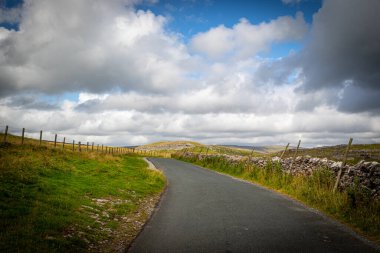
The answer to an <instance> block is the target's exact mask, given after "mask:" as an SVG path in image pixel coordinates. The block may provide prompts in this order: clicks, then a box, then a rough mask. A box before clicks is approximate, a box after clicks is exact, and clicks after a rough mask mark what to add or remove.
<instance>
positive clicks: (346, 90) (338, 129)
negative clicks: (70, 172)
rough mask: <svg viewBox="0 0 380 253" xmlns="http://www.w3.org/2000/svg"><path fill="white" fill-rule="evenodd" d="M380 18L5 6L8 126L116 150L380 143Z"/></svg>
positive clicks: (1, 11) (344, 4)
mask: <svg viewBox="0 0 380 253" xmlns="http://www.w3.org/2000/svg"><path fill="white" fill-rule="evenodd" d="M379 12H380V2H379V1H378V0H363V1H357V0H326V1H317V0H269V1H211V0H204V1H196V0H183V1H174V0H173V1H172V0H167V1H165V0H161V1H131V0H112V1H92V0H65V1H58V0H57V1H53V0H32V1H29V2H28V4H25V5H23V4H22V1H19V0H17V1H9V0H0V121H1V122H4V124H8V125H10V126H13V127H16V128H17V127H19V128H22V127H26V128H28V127H29V128H30V129H41V128H43V129H44V130H45V131H51V132H63V133H65V134H66V135H67V137H69V136H71V137H72V138H74V137H75V138H76V139H81V140H82V141H96V142H99V143H104V144H112V145H138V144H144V143H149V142H153V141H160V140H178V139H181V140H183V139H191V140H195V141H200V142H204V143H210V144H213V143H225V144H244V145H273V144H283V143H288V142H290V143H296V142H297V141H298V139H300V138H301V139H302V143H303V145H305V146H317V145H329V144H339V143H346V141H347V139H348V138H349V137H354V142H356V143H368V142H369V143H372V142H380V136H379V132H380V125H379V124H378V122H380V101H379V100H378V97H379V96H380V89H379V85H378V83H379V82H380V79H379V77H380V74H379V69H378V66H379V65H380V46H379V45H378V44H377V43H374V42H376V41H380V31H379V29H377V28H376V24H378V23H380V16H379V15H378V13H379ZM343 45H344V46H343ZM4 124H1V125H4Z"/></svg>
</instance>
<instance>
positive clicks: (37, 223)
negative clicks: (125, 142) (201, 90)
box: [0, 136, 164, 252]
mask: <svg viewBox="0 0 380 253" xmlns="http://www.w3.org/2000/svg"><path fill="white" fill-rule="evenodd" d="M0 137H3V136H0ZM12 138H13V140H14V141H15V142H17V143H20V142H19V141H18V140H17V139H16V138H17V137H12ZM163 187H164V177H163V175H162V174H161V173H160V172H157V171H152V170H149V169H148V168H147V164H146V162H144V161H143V160H142V158H140V157H138V156H137V155H134V154H130V155H112V154H107V153H99V152H95V151H94V152H91V151H82V152H77V151H75V152H73V151H71V150H63V149H62V148H53V147H51V145H48V144H43V145H41V146H40V145H35V144H24V145H20V144H13V143H8V142H7V143H1V144H0V193H1V194H0V227H1V229H0V238H1V240H0V252H84V251H93V252H116V251H117V249H118V250H119V249H122V248H125V247H126V246H128V244H129V243H130V242H131V241H132V239H133V238H134V237H135V236H136V235H137V233H138V232H139V230H140V229H141V227H142V225H143V224H144V222H145V221H146V219H147V218H148V216H149V214H150V212H151V211H152V210H153V207H154V205H155V203H156V201H157V200H158V199H159V195H160V193H161V191H162V190H163Z"/></svg>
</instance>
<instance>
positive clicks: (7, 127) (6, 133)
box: [3, 125, 8, 143]
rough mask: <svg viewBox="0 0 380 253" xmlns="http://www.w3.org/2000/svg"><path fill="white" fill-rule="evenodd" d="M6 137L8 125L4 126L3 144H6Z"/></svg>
mask: <svg viewBox="0 0 380 253" xmlns="http://www.w3.org/2000/svg"><path fill="white" fill-rule="evenodd" d="M7 136H8V125H6V126H5V133H4V140H3V142H4V143H5V142H7Z"/></svg>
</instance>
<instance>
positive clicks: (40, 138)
mask: <svg viewBox="0 0 380 253" xmlns="http://www.w3.org/2000/svg"><path fill="white" fill-rule="evenodd" d="M41 144H42V130H41V131H40V146H41Z"/></svg>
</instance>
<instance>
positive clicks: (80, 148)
mask: <svg viewBox="0 0 380 253" xmlns="http://www.w3.org/2000/svg"><path fill="white" fill-rule="evenodd" d="M78 149H79V152H82V150H81V148H80V141H79V142H78Z"/></svg>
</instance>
